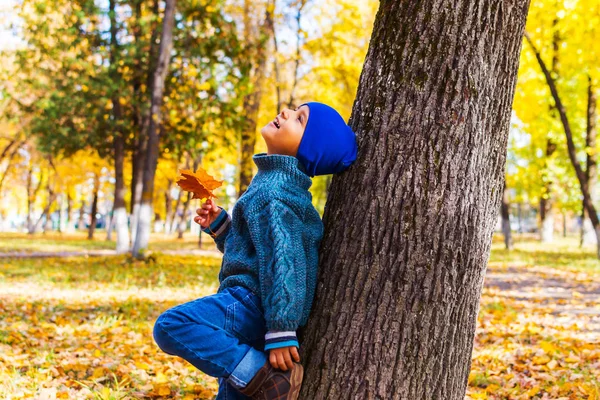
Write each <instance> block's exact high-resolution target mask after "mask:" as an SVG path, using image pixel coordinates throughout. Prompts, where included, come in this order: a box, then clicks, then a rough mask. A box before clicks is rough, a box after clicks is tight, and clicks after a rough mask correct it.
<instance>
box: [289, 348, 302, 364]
mask: <svg viewBox="0 0 600 400" xmlns="http://www.w3.org/2000/svg"><path fill="white" fill-rule="evenodd" d="M291 353H292V357H293V358H294V361H296V362H300V354H299V353H298V348H297V347H296V346H293V347H292V350H291Z"/></svg>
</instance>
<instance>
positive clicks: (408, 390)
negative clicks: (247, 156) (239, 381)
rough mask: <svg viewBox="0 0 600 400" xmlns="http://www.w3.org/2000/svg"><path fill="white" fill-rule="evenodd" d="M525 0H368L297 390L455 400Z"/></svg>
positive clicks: (487, 241) (461, 384) (488, 233)
mask: <svg viewBox="0 0 600 400" xmlns="http://www.w3.org/2000/svg"><path fill="white" fill-rule="evenodd" d="M528 6H529V2H528V1H527V0H507V1H502V2H497V1H491V0H487V1H478V2H475V1H469V0H458V1H456V2H447V1H441V0H425V1H419V2H400V1H389V0H382V1H381V2H380V8H379V11H378V13H377V16H376V20H375V23H374V28H373V35H372V38H371V42H370V47H369V51H368V53H367V56H366V59H365V65H364V69H363V72H362V74H361V77H360V82H359V87H358V91H357V99H356V101H355V103H354V105H353V112H352V117H351V118H350V123H349V125H350V126H351V127H352V128H353V130H354V131H355V132H357V137H358V145H359V153H358V158H357V160H356V162H355V164H354V165H353V166H351V167H350V168H349V170H348V171H346V172H344V173H341V174H337V175H335V176H334V177H333V179H332V182H331V187H330V192H329V196H328V198H327V205H326V208H325V213H324V217H323V223H324V226H325V233H324V236H323V240H322V242H321V247H320V251H319V279H318V282H317V295H316V298H315V303H314V307H313V311H312V314H311V319H310V320H309V322H308V325H307V327H306V330H305V331H304V332H303V334H302V335H301V336H302V343H303V348H304V349H305V351H306V352H305V354H304V355H303V363H304V366H305V372H306V374H305V378H304V384H303V386H302V392H301V398H303V399H310V400H316V399H419V400H422V399H445V400H453V399H464V397H465V391H466V385H467V378H468V375H469V370H470V365H471V351H472V348H473V338H474V334H475V326H476V318H477V312H478V308H479V298H480V294H481V288H482V285H483V279H484V275H485V270H486V265H487V261H488V258H489V254H490V248H491V238H492V233H493V230H494V227H495V225H496V221H497V216H498V209H499V207H500V202H501V199H502V188H503V184H504V174H505V171H504V166H505V161H506V147H507V141H508V131H509V123H510V113H511V105H512V99H513V95H514V87H515V82H516V74H517V67H518V63H519V53H520V50H521V39H522V33H523V28H524V24H525V19H526V15H527V10H528ZM356 221H361V222H362V223H360V224H357V223H356Z"/></svg>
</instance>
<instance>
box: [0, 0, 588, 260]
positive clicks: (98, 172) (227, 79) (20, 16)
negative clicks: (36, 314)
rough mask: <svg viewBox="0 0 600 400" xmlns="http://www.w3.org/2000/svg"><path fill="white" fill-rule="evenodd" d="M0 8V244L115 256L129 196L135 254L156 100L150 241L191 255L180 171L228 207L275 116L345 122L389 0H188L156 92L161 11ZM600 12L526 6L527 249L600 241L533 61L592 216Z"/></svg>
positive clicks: (522, 95) (515, 230)
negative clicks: (50, 239)
mask: <svg viewBox="0 0 600 400" xmlns="http://www.w3.org/2000/svg"><path fill="white" fill-rule="evenodd" d="M0 4H1V8H0V23H1V25H0V50H1V55H0V56H1V60H2V62H1V67H0V74H1V76H2V79H1V81H0V82H1V86H0V198H1V200H2V201H1V203H0V204H1V206H0V231H2V232H12V233H15V234H19V235H22V234H25V233H27V234H30V235H40V234H46V235H49V234H52V233H63V234H65V235H67V234H74V235H79V236H82V237H83V236H85V237H89V238H94V239H102V240H104V239H106V240H108V241H109V242H111V243H112V241H115V240H116V239H117V238H116V236H117V234H118V232H121V233H122V232H123V230H122V229H121V230H119V229H115V225H116V224H118V223H119V222H118V221H116V220H117V218H114V216H115V210H116V209H118V208H119V201H118V199H117V201H115V200H116V197H115V193H120V195H119V196H120V197H119V198H120V199H121V203H123V204H122V205H121V207H122V208H124V210H125V213H126V214H127V217H126V219H125V220H124V221H125V222H123V220H121V222H120V223H121V224H123V223H126V224H127V227H128V230H129V231H130V232H129V234H128V235H127V238H122V240H127V241H128V242H129V243H131V244H132V243H133V241H134V240H135V235H136V230H137V226H138V225H137V224H138V222H137V220H136V218H137V212H138V211H137V210H136V205H139V204H140V202H141V198H140V197H141V192H142V191H143V190H142V189H143V186H144V185H148V184H149V183H150V182H144V179H145V178H144V177H143V175H144V173H143V169H144V157H145V155H146V153H147V152H148V151H150V149H149V148H148V137H149V136H148V135H149V133H148V125H149V123H148V122H149V115H150V106H151V99H152V95H153V91H154V94H155V95H157V96H159V97H160V98H162V101H161V104H160V114H161V115H160V121H158V126H157V127H156V134H157V137H158V141H157V143H156V152H157V166H156V172H155V173H154V176H152V177H147V179H146V181H148V180H151V181H152V182H151V183H153V188H152V189H153V190H152V191H148V192H149V193H150V194H151V200H150V202H151V206H152V210H153V211H152V214H151V216H150V218H151V221H150V222H151V223H150V224H149V225H148V226H149V229H150V230H151V231H152V237H153V238H156V237H160V238H180V239H182V240H183V241H185V239H186V238H188V240H189V241H196V239H197V238H198V234H199V230H198V227H197V226H196V225H195V224H194V223H192V217H193V212H194V210H195V209H196V208H197V206H198V205H199V202H198V201H197V200H194V201H191V200H190V197H189V196H188V194H187V193H186V192H181V191H180V190H179V188H178V187H177V185H176V184H175V181H176V177H177V175H178V170H179V169H181V168H188V169H196V167H198V166H202V167H203V168H204V169H206V170H207V171H208V172H209V173H211V174H213V175H214V176H215V177H216V178H217V179H222V180H224V181H225V182H224V184H223V186H222V187H221V188H219V189H217V191H216V194H217V195H218V201H219V203H220V204H221V205H222V206H223V207H225V208H227V209H229V210H230V209H231V207H232V206H233V204H234V203H235V201H236V199H237V198H238V197H239V196H240V195H241V194H242V193H243V192H244V191H245V189H246V187H247V185H248V183H249V182H250V180H251V178H252V176H253V174H254V173H255V171H256V170H255V166H254V164H253V163H252V161H251V157H252V154H255V153H258V152H262V151H266V147H265V145H264V141H263V140H262V138H261V136H260V133H259V131H260V129H261V128H262V127H263V126H264V125H266V124H267V123H268V122H269V121H270V120H272V119H273V118H274V117H275V116H276V115H277V114H278V113H279V112H280V111H281V109H282V108H283V107H289V108H293V107H295V106H296V105H299V104H301V103H302V102H304V101H313V100H314V101H321V102H325V103H328V104H330V105H332V106H333V107H335V108H336V109H337V110H339V112H340V113H341V114H342V116H343V117H344V118H345V119H346V120H348V118H349V117H350V113H351V107H352V104H353V101H354V97H355V93H356V88H357V85H358V80H359V77H360V72H361V69H362V65H363V62H364V58H365V54H366V52H367V49H368V45H369V40H370V35H371V29H372V24H373V20H374V18H375V14H376V12H377V7H378V4H379V2H377V1H372V0H371V1H356V0H342V1H337V0H336V1H333V0H323V1H318V2H317V1H311V0H295V1H284V0H265V1H242V0H237V1H233V0H232V1H229V0H210V1H208V0H180V1H178V2H177V3H176V6H175V16H174V19H175V22H174V26H173V28H172V36H173V39H172V49H171V51H170V53H169V54H168V57H165V58H166V59H167V66H166V67H167V71H166V76H165V77H164V89H163V90H162V93H159V94H157V92H158V90H155V89H154V88H153V86H154V85H153V79H154V76H155V74H156V69H157V64H158V59H159V52H160V48H159V43H160V38H161V32H162V31H163V17H164V10H165V7H166V4H167V2H163V1H158V0H156V1H152V0H147V1H144V0H131V1H125V0H79V1H60V0H58V1H55V0H22V1H16V0H2V1H1V2H0ZM599 8H600V6H599V5H598V2H597V1H595V0H577V1H564V2H563V1H554V0H544V1H536V2H534V3H533V4H532V5H531V10H530V13H529V18H528V23H527V32H528V33H529V35H530V36H531V38H532V42H533V44H534V46H535V50H534V48H533V47H532V46H529V45H528V43H527V42H526V41H525V40H524V41H523V49H522V53H521V63H520V70H519V77H518V83H517V88H516V96H515V99H514V104H513V113H512V127H511V131H510V139H509V142H508V157H507V164H506V181H507V186H506V193H505V196H504V204H503V212H500V211H501V210H499V214H498V225H497V231H498V233H502V232H503V227H504V233H505V236H506V245H507V246H511V245H512V243H514V242H515V241H517V242H518V241H519V239H523V238H526V239H527V240H534V241H539V242H541V243H551V242H555V241H558V242H560V243H563V244H564V243H568V245H569V246H577V247H579V246H584V248H585V246H595V245H596V243H597V239H596V236H595V233H594V230H593V227H592V224H591V223H590V222H589V218H587V217H586V215H585V213H584V212H583V206H582V204H583V196H582V191H581V184H580V182H579V181H578V179H577V177H576V174H575V170H574V168H573V165H572V160H571V159H570V158H569V155H568V151H567V142H566V139H565V129H564V126H563V124H562V123H561V119H560V115H559V113H558V111H557V109H556V107H555V103H556V102H555V99H554V98H553V96H552V94H551V91H550V89H549V86H548V84H547V82H546V80H545V77H544V74H543V72H542V69H541V66H540V63H539V60H537V59H536V56H535V51H537V52H538V53H539V54H540V57H541V59H542V60H543V62H544V63H545V65H546V67H547V69H548V70H549V72H550V74H551V75H552V77H553V78H554V79H555V80H556V83H557V88H558V91H559V95H560V97H561V100H562V103H563V104H564V106H565V109H566V114H567V116H568V118H569V123H570V128H571V131H572V138H573V141H574V145H575V152H576V156H577V159H578V161H579V163H580V164H581V167H582V170H583V171H584V173H585V176H586V179H587V183H586V185H587V186H588V187H589V191H590V195H591V198H592V201H593V203H594V204H595V205H598V204H599V203H598V193H597V186H598V183H597V169H596V152H597V148H598V145H597V141H596V131H597V128H596V125H597V109H598V101H597V93H598V85H599V83H598V77H599V75H598V69H599V64H600V62H599V57H598V56H599V50H598V46H599V44H598V43H600V40H599V39H600V38H599V31H600V28H598V25H599V24H598V22H599V16H598V15H599V11H598V10H599ZM150 147H152V146H150ZM330 179H331V176H325V177H316V178H315V179H314V180H313V186H312V187H311V192H312V194H313V200H314V204H315V206H316V208H317V209H318V210H319V212H321V213H322V212H323V209H324V204H325V201H326V196H327V187H328V184H329V181H330ZM136 182H137V185H136ZM136 192H137V193H136ZM586 221H587V222H586ZM115 232H116V233H115ZM511 232H512V237H509V235H510V233H511ZM157 235H159V236H157ZM122 236H123V235H122ZM5 237H10V236H5ZM14 237H17V236H14ZM19 237H22V236H19ZM64 237H67V236H64ZM199 245H202V244H201V240H200V243H199ZM208 245H209V246H210V245H211V243H208ZM107 246H108V247H110V246H114V244H111V245H107ZM190 246H192V245H191V244H190ZM150 247H151V246H150ZM590 248H591V247H590ZM8 250H9V249H8Z"/></svg>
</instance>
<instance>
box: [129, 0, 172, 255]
mask: <svg viewBox="0 0 600 400" xmlns="http://www.w3.org/2000/svg"><path fill="white" fill-rule="evenodd" d="M174 23H175V0H166V2H165V15H164V18H163V25H162V32H161V35H160V48H159V51H158V64H157V67H156V71H155V73H154V80H153V85H152V101H151V107H150V118H149V121H148V133H147V138H148V149H147V153H146V159H145V162H144V179H143V182H144V187H143V189H142V202H141V205H140V212H139V219H138V221H137V224H138V227H137V233H136V237H135V242H134V244H133V249H132V254H133V255H134V256H135V257H138V258H140V257H143V256H144V252H145V250H146V249H147V248H148V242H149V240H150V227H151V224H152V215H153V212H152V200H153V196H154V177H155V175H156V165H157V162H158V147H159V141H158V131H159V127H160V124H161V106H162V97H163V91H164V87H165V78H166V76H167V72H168V67H169V61H170V59H171V47H172V45H173V25H174Z"/></svg>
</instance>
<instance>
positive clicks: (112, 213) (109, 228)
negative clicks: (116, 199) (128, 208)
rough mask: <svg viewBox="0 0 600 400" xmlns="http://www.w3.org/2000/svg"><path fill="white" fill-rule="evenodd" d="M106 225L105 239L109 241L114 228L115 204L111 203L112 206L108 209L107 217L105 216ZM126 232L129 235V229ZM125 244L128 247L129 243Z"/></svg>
mask: <svg viewBox="0 0 600 400" xmlns="http://www.w3.org/2000/svg"><path fill="white" fill-rule="evenodd" d="M106 221H107V225H106V241H107V242H110V241H111V240H112V233H113V230H114V226H115V205H114V203H113V207H112V209H111V210H110V214H108V218H107V220H106ZM127 234H128V236H129V230H128V231H127ZM127 246H128V247H129V243H127Z"/></svg>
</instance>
